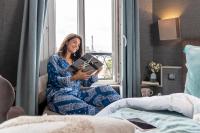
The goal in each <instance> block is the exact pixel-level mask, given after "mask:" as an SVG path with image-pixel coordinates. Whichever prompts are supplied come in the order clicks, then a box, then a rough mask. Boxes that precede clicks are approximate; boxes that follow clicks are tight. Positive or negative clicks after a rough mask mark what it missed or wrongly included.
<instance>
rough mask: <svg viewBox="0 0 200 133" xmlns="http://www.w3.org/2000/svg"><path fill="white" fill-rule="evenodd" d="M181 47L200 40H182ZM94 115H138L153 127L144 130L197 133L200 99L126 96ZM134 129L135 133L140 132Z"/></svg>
mask: <svg viewBox="0 0 200 133" xmlns="http://www.w3.org/2000/svg"><path fill="white" fill-rule="evenodd" d="M181 44H182V48H184V47H185V46H186V45H187V44H190V45H195V46H200V40H184V41H182V42H181ZM182 58H183V63H182V64H183V72H182V75H183V84H185V79H186V73H187V68H186V67H185V63H186V59H185V54H184V53H183V54H182ZM97 116H109V117H115V118H119V119H129V118H140V119H142V120H144V121H146V122H148V123H151V124H152V125H154V126H156V127H157V129H156V130H149V131H146V133H199V132H200V99H199V98H197V97H194V96H192V95H188V94H185V93H177V94H171V95H166V96H154V97H145V98H128V99H123V100H121V101H117V102H115V103H113V104H111V105H109V106H108V107H106V108H105V109H103V110H102V111H101V112H100V113H99V114H97ZM140 132H141V131H140V130H138V129H137V130H136V133H140Z"/></svg>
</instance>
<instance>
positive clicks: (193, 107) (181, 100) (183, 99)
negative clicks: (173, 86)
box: [96, 93, 200, 120]
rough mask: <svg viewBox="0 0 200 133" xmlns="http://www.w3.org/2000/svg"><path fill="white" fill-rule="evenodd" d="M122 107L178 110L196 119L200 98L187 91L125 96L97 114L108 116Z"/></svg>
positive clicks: (199, 107) (199, 111)
mask: <svg viewBox="0 0 200 133" xmlns="http://www.w3.org/2000/svg"><path fill="white" fill-rule="evenodd" d="M120 108H134V109H138V110H169V111H176V112H179V113H182V114H183V115H185V116H187V117H190V118H194V119H195V118H197V117H198V116H199V114H200V99H199V98H197V97H194V96H191V95H188V94H185V93H176V94H171V95H166V96H153V97H141V98H125V99H121V100H119V101H116V102H114V103H112V104H110V105H109V106H107V107H106V108H104V109H103V110H102V111H100V112H99V113H98V114H97V115H96V116H106V115H109V114H111V113H114V112H115V111H117V110H118V109H120ZM198 118H199V117H198ZM198 118H197V120H198Z"/></svg>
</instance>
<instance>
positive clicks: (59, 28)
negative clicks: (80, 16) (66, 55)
mask: <svg viewBox="0 0 200 133" xmlns="http://www.w3.org/2000/svg"><path fill="white" fill-rule="evenodd" d="M70 33H77V0H56V50H58V48H59V47H60V44H61V43H62V41H63V39H64V38H65V36H67V35H68V34H70Z"/></svg>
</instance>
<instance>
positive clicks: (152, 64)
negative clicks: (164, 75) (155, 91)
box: [148, 61, 162, 82]
mask: <svg viewBox="0 0 200 133" xmlns="http://www.w3.org/2000/svg"><path fill="white" fill-rule="evenodd" d="M161 66H162V64H160V63H156V62H154V61H151V62H150V63H149V66H148V67H149V70H150V71H151V75H150V81H151V82H155V81H157V75H156V73H158V72H159V71H160V69H161Z"/></svg>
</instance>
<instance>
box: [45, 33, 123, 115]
mask: <svg viewBox="0 0 200 133" xmlns="http://www.w3.org/2000/svg"><path fill="white" fill-rule="evenodd" d="M81 55H82V39H81V37H80V36H79V35H76V34H69V35H68V36H67V37H66V38H65V39H64V41H63V42H62V44H61V47H60V49H59V52H58V53H56V54H54V55H53V56H51V57H50V58H49V61H48V65H47V71H48V83H47V102H48V106H49V108H50V109H51V110H52V111H54V112H57V113H60V114H89V115H95V114H96V113H98V112H99V110H100V109H101V108H103V107H105V106H107V105H109V104H110V103H112V102H114V101H116V100H119V99H120V96H119V95H118V94H117V92H116V91H115V90H114V89H113V88H112V87H111V86H99V87H95V88H91V89H89V90H81V89H80V86H81V85H82V86H84V87H89V86H90V85H91V84H92V83H94V82H96V81H97V75H98V73H99V72H100V70H101V69H100V70H97V71H96V72H95V73H94V74H90V73H91V72H82V70H81V69H80V70H79V71H77V72H76V73H75V74H73V73H71V72H69V71H67V69H66V68H67V67H68V66H69V65H71V64H72V63H73V62H74V61H76V60H77V59H78V58H80V57H81Z"/></svg>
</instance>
